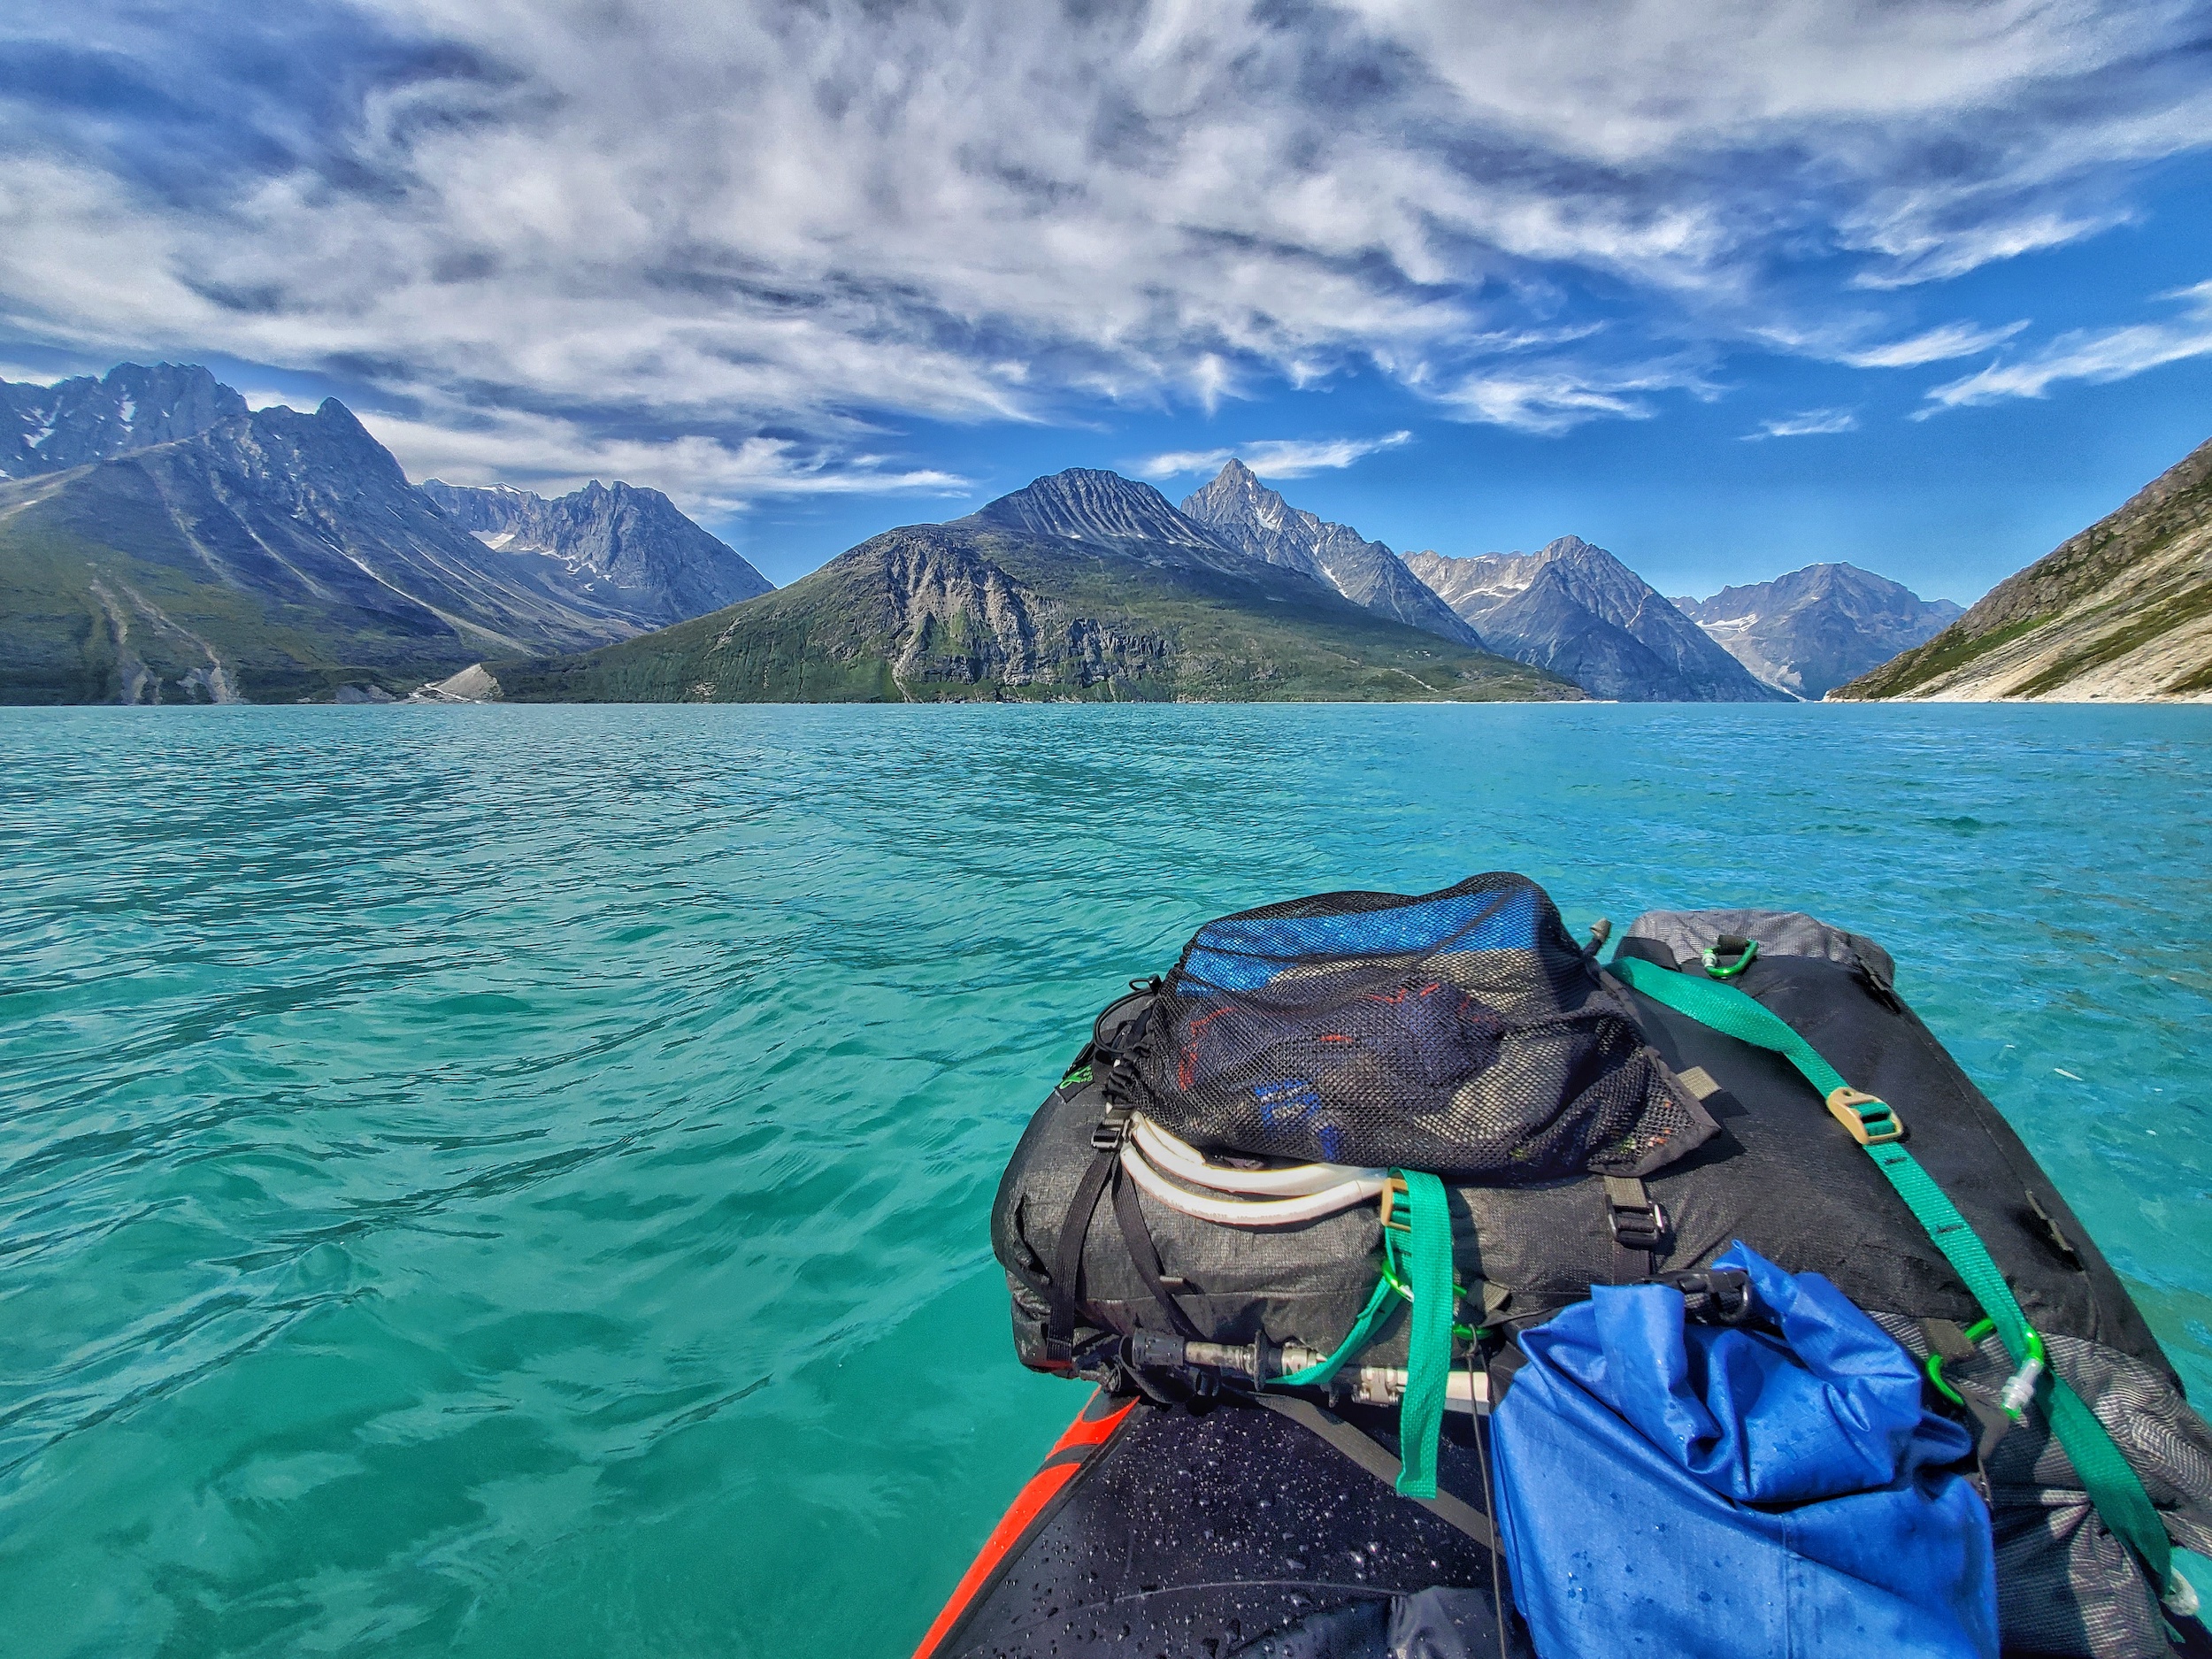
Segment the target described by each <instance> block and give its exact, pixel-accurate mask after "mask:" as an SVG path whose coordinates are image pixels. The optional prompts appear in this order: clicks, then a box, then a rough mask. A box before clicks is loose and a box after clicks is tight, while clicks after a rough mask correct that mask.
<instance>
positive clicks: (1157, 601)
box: [487, 469, 1582, 703]
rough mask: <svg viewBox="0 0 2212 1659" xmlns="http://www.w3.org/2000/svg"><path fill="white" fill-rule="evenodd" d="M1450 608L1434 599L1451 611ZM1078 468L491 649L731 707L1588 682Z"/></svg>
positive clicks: (1453, 689)
mask: <svg viewBox="0 0 2212 1659" xmlns="http://www.w3.org/2000/svg"><path fill="white" fill-rule="evenodd" d="M1439 609H1440V608H1439ZM1429 620H1432V621H1433V622H1434V623H1435V624H1436V628H1437V631H1435V632H1430V631H1428V630H1427V629H1426V628H1423V627H1416V626H1409V625H1408V624H1407V623H1406V622H1404V621H1402V620H1400V619H1399V618H1398V617H1397V616H1396V615H1395V614H1394V612H1393V611H1391V610H1390V609H1389V606H1388V603H1387V601H1385V602H1384V603H1363V601H1362V600H1361V599H1360V598H1358V597H1355V596H1351V595H1348V594H1347V593H1346V592H1344V591H1343V590H1341V589H1340V588H1338V587H1337V586H1335V585H1334V584H1333V583H1332V582H1330V581H1327V580H1317V578H1316V577H1315V576H1314V575H1313V574H1311V573H1310V572H1308V571H1306V570H1304V569H1302V568H1296V567H1293V566H1291V565H1286V564H1278V563H1272V562H1271V561H1270V560H1269V559H1267V558H1265V557H1258V556H1256V555H1255V554H1252V553H1249V552H1247V551H1245V550H1243V549H1240V548H1237V547H1233V546H1231V545H1230V544H1229V543H1228V542H1227V541H1225V540H1224V539H1223V538H1221V537H1220V536H1218V535H1217V534H1215V533H1214V532H1212V531H1211V530H1209V529H1208V528H1207V527H1205V526H1202V525H1201V524H1200V523H1198V522H1197V521H1196V520H1195V519H1194V518H1189V517H1188V516H1187V515H1185V514H1183V513H1180V512H1178V511H1176V510H1175V509H1174V508H1173V507H1171V506H1170V505H1169V504H1168V503H1167V500H1166V498H1165V497H1164V496H1163V495H1161V494H1160V493H1159V491H1157V490H1156V489H1154V488H1152V487H1151V486H1150V485H1148V484H1139V483H1133V482H1132V481H1131V480H1128V479H1125V478H1122V477H1119V476H1118V475H1117V474H1115V473H1112V472H1090V471H1085V470H1082V469H1077V470H1074V471H1071V472H1061V473H1058V474H1056V475H1055V476H1054V477H1051V478H1042V479H1039V480H1037V481H1036V482H1035V483H1033V484H1032V485H1030V486H1029V488H1026V489H1021V490H1017V491H1015V492H1014V493H1013V494H1012V495H1003V496H1001V497H1000V498H999V499H998V500H996V501H995V502H992V503H990V504H989V505H988V506H987V507H985V508H983V509H982V510H981V511H978V512H974V513H971V514H970V515H969V516H968V517H966V518H956V519H954V520H953V521H952V522H951V523H949V524H934V525H910V526H905V527H903V528H902V529H897V530H888V531H886V532H885V533H884V534H881V535H879V536H873V537H871V538H870V539H869V540H868V541H864V542H862V543H861V544H860V545H859V546H858V547H856V548H854V549H850V550H849V551H848V552H845V553H842V554H840V555H839V556H838V557H836V558H833V559H832V560H831V561H830V562H829V563H828V564H827V565H824V566H823V567H822V568H821V569H820V570H818V571H816V572H814V573H813V574H812V575H810V576H806V577H803V578H801V579H800V580H797V581H795V582H794V583H792V584H791V586H789V587H788V588H783V589H781V590H780V591H779V592H777V593H774V594H772V595H768V596H766V597H765V598H762V599H757V600H754V601H752V602H750V603H747V604H742V605H737V606H734V607H733V608H731V609H730V610H727V611H718V612H716V613H715V614H714V615H712V616H707V617H701V618H697V619H696V620H695V621H691V622H687V623H683V624H680V625H679V626H676V627H672V628H665V629H663V630H662V631H661V632H659V633H657V634H648V635H645V636H644V637H642V638H640V639H635V640H627V641H623V642H622V643H621V644H619V645H612V646H609V647H606V648H605V649H601V650H596V651H591V652H588V653H585V654H582V655H580V656H566V657H541V658H538V659H536V660H534V661H509V662H495V663H490V664H487V667H488V670H489V672H490V673H491V675H492V677H493V678H494V679H495V680H496V681H497V683H498V685H499V687H500V689H501V691H502V692H503V694H504V695H506V696H508V697H510V698H519V699H532V700H547V701H572V700H587V701H603V700H617V701H633V702H664V701H674V700H695V701H700V702H721V703H766V702H825V703H839V702H867V701H889V702H898V701H902V700H904V701H910V702H933V701H943V700H948V699H963V700H964V699H971V698H978V697H984V698H1024V699H1028V698H1050V699H1063V698H1079V699H1085V700H1095V701H1147V702H1164V701H1198V700H1206V701H1225V702H1247V701H1256V700H1262V699H1271V700H1291V699H1295V700H1316V699H1335V700H1357V701H1370V702H1400V701H1405V700H1409V699H1428V700H1439V699H1452V700H1494V699H1501V698H1513V699H1554V698H1572V697H1578V696H1579V695H1582V694H1581V693H1580V692H1578V690H1577V689H1576V688H1575V687H1574V686H1573V685H1571V683H1569V682H1568V681H1567V680H1563V679H1561V678H1559V677H1558V676H1555V675H1553V674H1550V673H1548V672H1544V671H1542V670H1541V669H1539V668H1532V667H1530V666H1528V665H1526V664H1522V663H1518V662H1513V661H1509V660H1508V659H1506V658H1503V657H1497V656H1494V655H1492V654H1491V653H1489V652H1487V651H1485V650H1483V649H1480V647H1479V646H1478V645H1475V644H1472V643H1470V642H1468V641H1469V637H1470V636H1469V635H1468V634H1467V632H1466V630H1464V629H1463V628H1462V627H1461V626H1458V625H1457V623H1456V620H1455V618H1451V617H1450V616H1449V615H1448V614H1443V615H1437V616H1433V617H1431V618H1429Z"/></svg>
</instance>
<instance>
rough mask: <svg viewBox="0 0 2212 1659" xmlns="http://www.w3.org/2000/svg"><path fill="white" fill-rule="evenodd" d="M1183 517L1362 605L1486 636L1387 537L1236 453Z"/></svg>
mask: <svg viewBox="0 0 2212 1659" xmlns="http://www.w3.org/2000/svg"><path fill="white" fill-rule="evenodd" d="M1183 516H1184V517H1185V518H1189V519H1191V520H1193V521H1194V522H1195V523H1198V524H1201V525H1203V526H1205V527H1206V528H1207V529H1208V530H1209V531H1210V532H1211V533H1212V534H1214V535H1215V536H1217V538H1219V539H1220V540H1221V541H1224V542H1225V543H1226V544H1227V545H1229V546H1230V547H1233V548H1234V549H1237V550H1238V551H1239V552H1241V553H1247V554H1249V555H1250V556H1251V557H1254V558H1258V559H1264V560H1266V561H1267V563H1269V564H1270V565H1281V566H1283V567H1284V568H1285V569H1286V570H1294V571H1301V572H1304V573H1305V574H1306V575H1308V576H1310V577H1312V578H1313V579H1314V580H1316V581H1317V582H1320V583H1322V584H1323V585H1324V586H1325V587H1329V588H1334V589H1335V590H1336V591H1337V592H1338V593H1340V594H1342V595H1344V596H1345V597H1346V598H1347V599H1349V600H1350V601H1351V602H1352V603H1354V604H1356V605H1362V606H1364V607H1365V608H1366V609H1368V610H1370V611H1374V612H1376V613H1377V614H1378V615H1379V616H1386V617H1390V618H1394V619H1395V620H1397V621H1400V622H1403V623H1406V624H1407V625H1409V626H1412V627H1417V628H1425V629H1426V630H1427V631H1428V632H1429V633H1431V634H1436V635H1437V636H1438V637H1439V638H1441V639H1447V640H1450V641H1454V642H1455V643H1456V644H1460V645H1467V646H1474V647H1479V646H1480V645H1481V644H1482V641H1481V639H1480V637H1479V635H1478V634H1476V632H1475V630H1474V629H1473V628H1471V627H1470V626H1468V625H1467V623H1466V622H1465V620H1464V619H1463V618H1461V617H1460V616H1458V615H1457V614H1456V613H1455V611H1453V610H1452V608H1451V607H1450V606H1449V605H1448V604H1446V603H1444V602H1443V601H1442V600H1440V599H1439V598H1438V597H1437V595H1435V594H1434V593H1432V591H1431V590H1430V589H1429V588H1428V586H1427V585H1426V584H1425V583H1424V582H1423V581H1422V580H1421V579H1420V578H1419V577H1417V576H1416V575H1414V574H1413V573H1412V572H1410V571H1409V570H1407V569H1406V567H1405V565H1404V563H1403V562H1402V560H1401V559H1400V558H1399V557H1398V556H1397V555H1396V554H1395V553H1394V552H1392V551H1391V550H1390V549H1388V548H1387V547H1386V546H1384V545H1383V544H1382V543H1381V542H1380V541H1368V540H1367V539H1366V538H1365V537H1364V536H1363V535H1361V534H1360V533H1359V532H1358V531H1356V530H1355V529H1353V528H1352V526H1349V525H1345V524H1333V523H1331V522H1329V521H1328V520H1326V519H1325V518H1319V517H1317V515H1315V514H1313V513H1310V512H1307V511H1304V510H1303V509H1302V508H1297V507H1293V506H1292V505H1291V504H1290V503H1288V502H1286V501H1285V500H1284V499H1283V498H1282V496H1280V495H1278V494H1277V493H1276V492H1275V491H1273V490H1271V489H1270V488H1267V487H1266V486H1265V485H1263V484H1262V483H1261V482H1260V480H1258V479H1257V478H1256V477H1255V476H1254V475H1253V473H1252V471H1251V469H1250V468H1249V467H1248V466H1246V465H1244V463H1243V462H1241V461H1236V460H1232V461H1230V462H1229V463H1228V464H1227V465H1225V466H1223V467H1222V469H1221V471H1220V472H1218V473H1217V474H1216V475H1215V478H1214V480H1213V482H1211V483H1210V484H1208V485H1207V486H1206V487H1205V488H1203V489H1201V490H1197V491H1194V492H1193V493H1192V494H1191V495H1187V496H1185V497H1184V498H1183Z"/></svg>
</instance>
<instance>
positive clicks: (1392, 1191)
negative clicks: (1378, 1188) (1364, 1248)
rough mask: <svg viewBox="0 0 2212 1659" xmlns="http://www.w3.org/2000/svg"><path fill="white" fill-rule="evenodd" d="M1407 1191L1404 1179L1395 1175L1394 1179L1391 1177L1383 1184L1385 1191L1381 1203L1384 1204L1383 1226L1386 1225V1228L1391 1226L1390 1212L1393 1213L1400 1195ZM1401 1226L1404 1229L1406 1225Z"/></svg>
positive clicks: (1383, 1190)
mask: <svg viewBox="0 0 2212 1659" xmlns="http://www.w3.org/2000/svg"><path fill="white" fill-rule="evenodd" d="M1405 1190H1406V1184H1405V1181H1404V1180H1403V1179H1402V1178H1401V1177H1399V1176H1395V1175H1394V1176H1392V1177H1391V1178H1390V1179H1388V1180H1386V1181H1385V1182H1384V1183H1383V1189H1382V1200H1381V1202H1382V1224H1383V1225H1384V1226H1388V1225H1390V1211H1391V1210H1392V1209H1393V1207H1394V1205H1395V1203H1396V1201H1397V1199H1398V1197H1399V1195H1400V1194H1402V1193H1403V1192H1404V1191H1405ZM1400 1225H1401V1228H1402V1227H1403V1225H1404V1224H1400Z"/></svg>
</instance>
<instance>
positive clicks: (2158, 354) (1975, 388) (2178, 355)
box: [1913, 281, 2212, 420]
mask: <svg viewBox="0 0 2212 1659" xmlns="http://www.w3.org/2000/svg"><path fill="white" fill-rule="evenodd" d="M2160 297H2161V298H2162V299H2168V300H2179V301H2181V302H2183V312H2182V315H2181V317H2180V318H2179V319H2177V320H2176V321H2173V322H2168V323H2136V324H2131V325H2130V326H2126V327H2120V328H2076V329H2072V330H2070V331H2069V332H2067V333H2065V334H2060V335H2059V336H2058V337H2057V338H2056V339H2055V340H2053V341H2052V342H2050V343H2049V344H2048V345H2047V346H2045V347H2043V348H2042V349H2040V350H2039V351H2034V352H2031V353H2030V354H2029V355H2028V356H2026V357H2020V358H2017V359H2016V360H2014V361H2012V362H2010V363H1994V364H1992V365H1990V366H1989V367H1987V368H1985V369H1983V370H1981V371H1980V372H1978V373H1974V374H1970V375H1968V376H1966V377H1965V378H1964V379H1963V380H1952V381H1949V382H1947V384H1945V385H1942V386H1939V387H1936V388H1933V389H1932V390H1931V391H1930V392H1929V393H1928V402H1929V407H1927V408H1924V409H1922V410H1919V411H1916V413H1915V414H1914V417H1913V419H1916V420H1924V419H1927V418H1928V417H1929V416H1930V415H1932V414H1935V413H1937V412H1938V411H1940V410H1945V409H1962V408H1966V407H1969V406H1970V405H1973V404H1976V403H1998V402H2000V401H2001V400H2002V399H2005V398H2008V397H2041V396H2045V395H2046V394H2047V392H2049V390H2050V388H2052V387H2053V386H2055V385H2056V384H2057V383H2058V382H2059V381H2061V380H2086V381H2089V382H2091V383H2092V384H2102V383H2104V382H2106V381H2109V380H2126V379H2128V378H2129V377H2130V376H2131V375H2137V374H2141V373H2144V372H2145V371H2146V370H2148V369H2154V368H2157V367H2159V366H2161V365H2163V364H2168V363H2178V362H2180V361H2182V360H2183V359H2184V358H2186V357H2212V281H2208V282H2200V283H2197V284H2196V285H2195V286H2194V287H2193V288H2180V289H2177V290H2176V291H2175V292H2173V293H2170V294H2165V295H2162V296H2160Z"/></svg>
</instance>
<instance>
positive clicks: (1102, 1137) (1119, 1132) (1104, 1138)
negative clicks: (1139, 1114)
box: [1091, 1104, 1136, 1152]
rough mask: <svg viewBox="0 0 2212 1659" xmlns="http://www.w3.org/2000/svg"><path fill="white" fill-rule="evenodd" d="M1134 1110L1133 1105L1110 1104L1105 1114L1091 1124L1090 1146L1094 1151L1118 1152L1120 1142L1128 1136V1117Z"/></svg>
mask: <svg viewBox="0 0 2212 1659" xmlns="http://www.w3.org/2000/svg"><path fill="white" fill-rule="evenodd" d="M1135 1110H1136V1108H1135V1107H1133V1106H1123V1105H1118V1104H1117V1105H1112V1106H1109V1107H1108V1108H1107V1109H1106V1115H1105V1116H1104V1117H1102V1118H1100V1119H1099V1120H1098V1121H1097V1122H1096V1123H1094V1124H1093V1125H1091V1148H1092V1150H1093V1151H1095V1152H1118V1151H1120V1150H1121V1143H1122V1142H1123V1141H1126V1140H1127V1139H1128V1138H1129V1119H1130V1117H1131V1115H1132V1114H1133V1112H1134V1111H1135Z"/></svg>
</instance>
